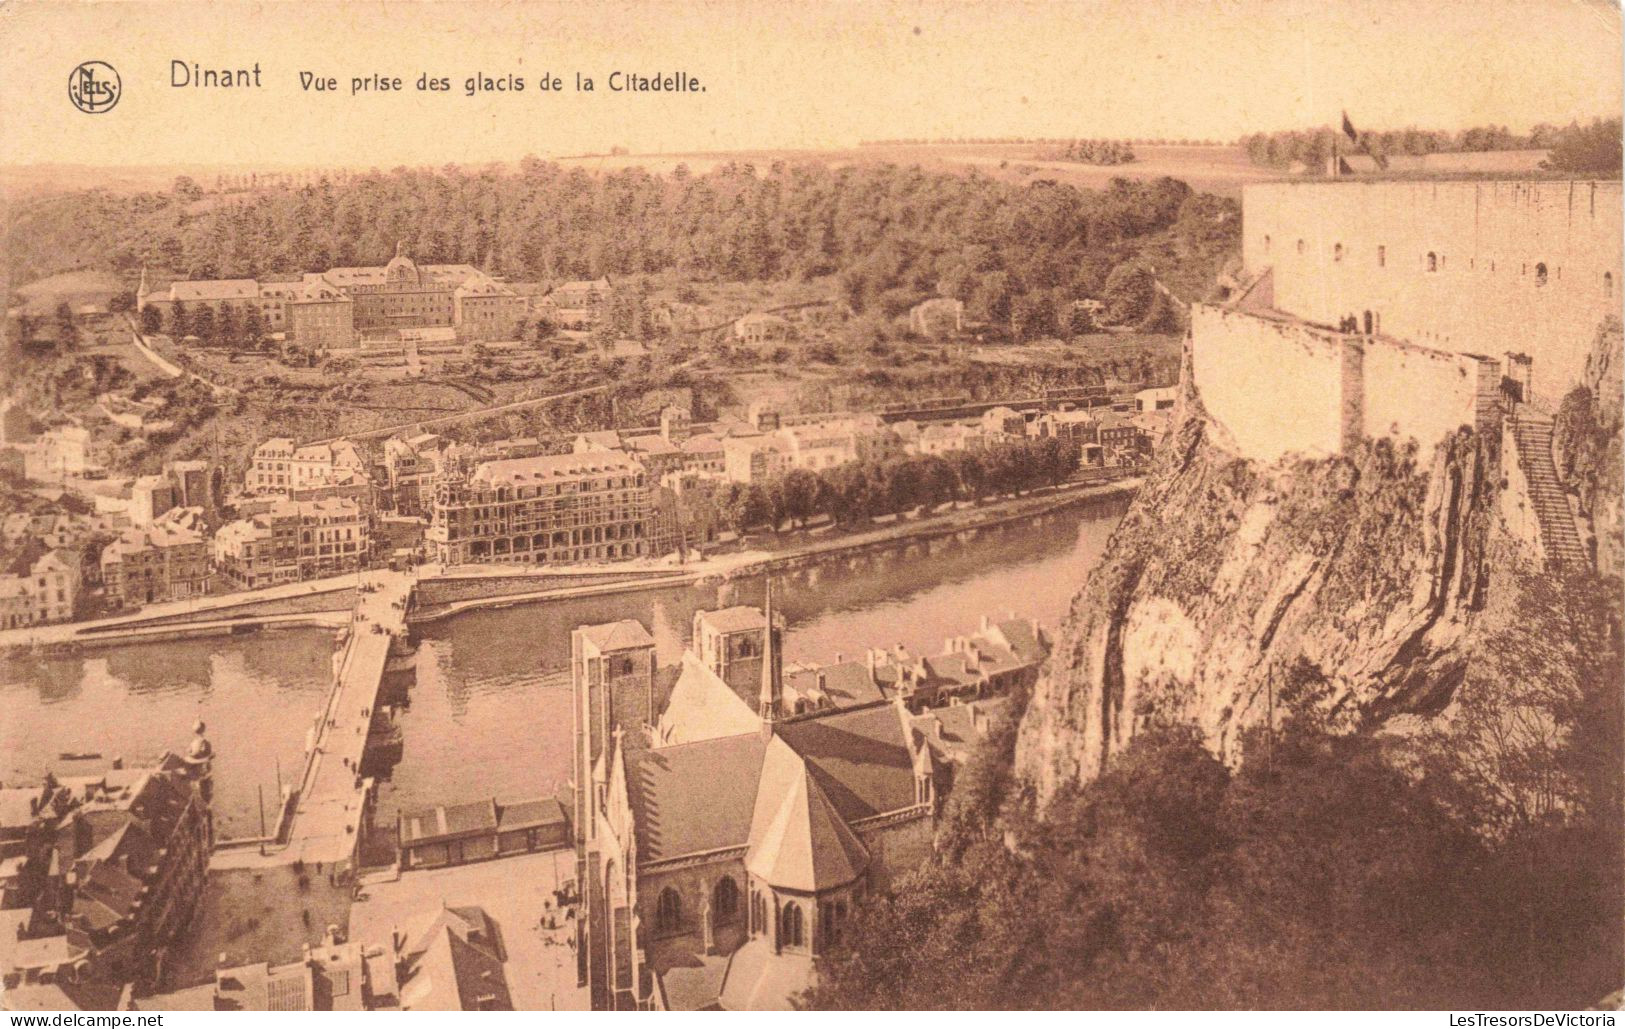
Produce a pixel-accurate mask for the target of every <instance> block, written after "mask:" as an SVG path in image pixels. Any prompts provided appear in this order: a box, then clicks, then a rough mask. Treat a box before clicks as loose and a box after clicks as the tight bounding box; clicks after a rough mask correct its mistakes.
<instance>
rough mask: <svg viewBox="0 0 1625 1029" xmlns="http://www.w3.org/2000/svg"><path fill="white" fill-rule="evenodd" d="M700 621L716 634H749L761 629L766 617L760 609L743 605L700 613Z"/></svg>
mask: <svg viewBox="0 0 1625 1029" xmlns="http://www.w3.org/2000/svg"><path fill="white" fill-rule="evenodd" d="M700 620H701V621H703V622H704V623H705V624H707V625H709V626H711V628H713V629H715V630H716V631H717V632H723V633H728V632H749V631H750V630H752V629H761V628H762V627H763V626H765V625H766V624H767V616H766V615H764V614H762V609H761V608H759V607H746V606H743V605H739V606H735V607H723V608H718V609H717V610H715V611H702V612H700Z"/></svg>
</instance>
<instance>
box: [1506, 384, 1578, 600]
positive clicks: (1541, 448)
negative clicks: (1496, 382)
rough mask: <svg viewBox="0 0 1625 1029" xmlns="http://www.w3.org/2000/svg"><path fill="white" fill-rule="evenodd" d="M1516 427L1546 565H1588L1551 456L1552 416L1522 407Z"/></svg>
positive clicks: (1571, 511)
mask: <svg viewBox="0 0 1625 1029" xmlns="http://www.w3.org/2000/svg"><path fill="white" fill-rule="evenodd" d="M1513 431H1514V434H1515V437H1516V439H1517V441H1518V462H1519V463H1520V464H1521V465H1522V466H1523V473H1524V477H1525V478H1526V479H1528V481H1529V500H1530V503H1532V504H1533V505H1534V508H1535V518H1536V519H1537V520H1538V521H1539V522H1540V541H1541V546H1542V548H1543V549H1544V550H1545V552H1546V566H1547V567H1548V568H1550V569H1552V570H1554V571H1556V570H1560V569H1564V568H1581V567H1585V566H1587V565H1589V564H1590V563H1591V562H1590V559H1589V558H1588V557H1587V556H1586V551H1585V546H1584V545H1583V544H1582V543H1581V542H1580V533H1579V530H1578V529H1576V528H1575V526H1574V511H1573V509H1571V508H1570V507H1569V498H1568V495H1567V494H1566V493H1564V492H1563V487H1562V486H1561V485H1560V484H1559V483H1558V480H1557V465H1556V463H1554V462H1553V460H1552V420H1551V419H1550V418H1548V417H1545V416H1543V415H1536V414H1531V413H1528V412H1527V411H1519V413H1518V417H1517V420H1516V421H1515V422H1514V424H1513Z"/></svg>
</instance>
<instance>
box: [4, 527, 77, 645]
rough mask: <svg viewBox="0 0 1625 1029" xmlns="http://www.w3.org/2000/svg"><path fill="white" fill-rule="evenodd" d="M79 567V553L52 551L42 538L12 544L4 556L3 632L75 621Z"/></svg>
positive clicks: (63, 550)
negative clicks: (72, 619)
mask: <svg viewBox="0 0 1625 1029" xmlns="http://www.w3.org/2000/svg"><path fill="white" fill-rule="evenodd" d="M79 565H80V559H79V555H78V552H77V551H74V550H70V549H67V548H52V547H48V546H47V545H46V544H45V543H43V542H41V541H40V540H39V539H38V538H32V539H26V540H19V541H18V542H16V543H15V544H9V545H8V546H7V548H6V551H5V552H4V553H0V628H6V629H16V628H21V627H22V626H26V625H45V624H47V623H49V622H66V621H68V620H70V619H71V618H73V610H74V604H75V603H76V602H77V601H78V598H79V581H80V570H79Z"/></svg>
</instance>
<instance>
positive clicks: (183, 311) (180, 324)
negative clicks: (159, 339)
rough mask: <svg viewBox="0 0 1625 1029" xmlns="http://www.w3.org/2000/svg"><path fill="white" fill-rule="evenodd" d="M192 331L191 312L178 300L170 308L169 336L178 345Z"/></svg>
mask: <svg viewBox="0 0 1625 1029" xmlns="http://www.w3.org/2000/svg"><path fill="white" fill-rule="evenodd" d="M191 331H192V318H191V312H190V311H189V310H187V307H186V305H185V304H184V303H182V302H181V301H179V300H177V301H175V302H174V303H173V304H171V305H170V307H169V334H170V336H172V337H174V339H175V341H176V342H177V343H178V342H180V341H181V339H182V338H183V337H185V336H187V335H189V334H190V333H191Z"/></svg>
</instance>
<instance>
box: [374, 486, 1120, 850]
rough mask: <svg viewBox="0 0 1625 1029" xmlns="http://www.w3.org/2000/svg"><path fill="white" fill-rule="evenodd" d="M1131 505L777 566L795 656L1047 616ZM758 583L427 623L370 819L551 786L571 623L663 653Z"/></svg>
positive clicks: (564, 771)
mask: <svg viewBox="0 0 1625 1029" xmlns="http://www.w3.org/2000/svg"><path fill="white" fill-rule="evenodd" d="M1126 507H1127V503H1126V501H1121V500H1119V501H1102V502H1100V503H1097V504H1093V505H1083V506H1079V507H1074V508H1069V509H1067V510H1065V511H1061V512H1057V513H1055V514H1051V515H1046V516H1043V517H1042V518H1037V519H1029V520H1025V521H1022V522H1015V523H1011V524H1009V525H1004V526H998V527H994V528H990V529H983V530H980V531H977V532H975V533H963V534H960V535H959V536H957V537H952V538H944V539H941V540H935V541H931V542H928V543H914V544H909V545H906V546H902V547H898V548H893V549H890V550H887V551H883V552H879V553H875V554H869V555H863V556H860V557H844V556H843V557H835V558H831V559H830V560H828V561H825V562H823V563H821V564H819V565H818V566H816V567H814V568H809V569H805V570H801V571H797V572H794V573H788V574H784V575H779V576H775V577H774V593H773V597H774V605H775V606H776V607H778V608H779V609H780V610H781V611H783V613H784V616H785V618H786V620H787V622H788V634H787V636H786V644H785V650H786V657H787V659H789V660H792V661H794V660H809V661H829V660H833V659H834V657H835V655H836V654H838V653H842V654H845V655H847V656H853V655H856V654H858V653H860V652H861V651H862V650H863V649H864V648H865V647H867V646H871V645H873V646H889V645H892V644H896V643H902V644H905V645H906V646H908V647H911V648H914V649H915V650H917V651H925V652H934V651H935V650H937V649H939V648H941V646H942V644H943V641H944V640H945V639H946V638H947V637H949V636H952V635H956V634H959V633H963V632H966V631H969V630H970V629H972V628H974V627H975V625H976V623H977V621H978V619H979V618H980V617H981V616H982V615H983V614H1005V613H1007V612H1009V611H1016V612H1017V613H1019V614H1021V615H1023V616H1026V617H1035V618H1038V619H1041V620H1042V621H1043V622H1045V623H1046V624H1047V625H1049V626H1052V627H1053V626H1055V625H1056V624H1058V623H1059V621H1060V620H1061V619H1062V618H1063V617H1064V616H1065V614H1066V611H1067V608H1068V606H1069V605H1070V603H1071V599H1072V596H1073V594H1074V593H1075V592H1076V591H1077V589H1078V587H1079V586H1080V585H1081V584H1082V582H1083V579H1084V576H1085V575H1086V574H1087V573H1088V571H1089V569H1090V568H1092V567H1093V566H1094V564H1095V563H1096V562H1097V561H1098V560H1099V558H1100V554H1101V551H1102V549H1103V548H1104V547H1105V544H1106V539H1107V537H1108V536H1109V535H1110V534H1111V530H1112V528H1113V527H1114V526H1115V525H1116V524H1117V521H1118V519H1119V518H1121V517H1122V514H1123V511H1124V510H1125V509H1126ZM762 592H763V579H762V577H760V576H756V577H752V578H746V579H741V580H737V581H735V582H731V583H728V584H725V585H724V586H722V587H720V588H718V587H692V586H684V587H676V588H672V589H666V590H652V591H647V592H640V593H629V594H624V595H620V596H615V597H595V598H583V599H579V600H569V601H557V602H547V603H541V604H529V605H521V606H516V607H511V608H504V609H497V610H487V611H471V612H467V613H465V614H461V615H457V616H455V617H453V618H450V619H448V620H446V621H443V622H437V623H433V624H431V625H428V626H425V627H424V628H423V630H422V633H421V645H420V647H419V651H418V681H417V685H416V687H415V688H414V689H413V690H412V694H411V706H410V707H409V708H408V709H407V710H405V711H403V712H401V714H400V715H399V723H400V725H401V728H402V730H403V732H404V735H405V740H406V746H405V754H404V757H403V759H402V761H401V763H400V764H399V765H398V766H397V767H396V768H395V770H394V772H393V773H392V776H391V781H390V782H386V783H383V784H382V785H381V787H380V791H379V797H378V812H377V824H378V825H379V826H380V827H384V826H392V825H393V823H394V820H395V815H396V813H397V812H398V811H399V810H400V809H401V808H402V807H415V806H417V805H420V804H440V803H456V802H460V801H467V800H475V799H480V798H484V797H489V796H497V797H500V798H505V799H510V798H512V799H516V798H519V797H522V796H526V795H535V794H543V793H553V792H554V791H555V790H557V789H558V788H559V787H560V786H561V785H563V784H564V783H565V781H566V780H567V779H568V777H569V775H570V731H571V719H570V678H569V664H570V632H571V630H572V629H574V628H575V627H576V626H578V625H585V624H591V623H594V622H608V621H614V620H616V619H618V618H635V619H638V620H639V621H641V622H643V623H644V624H645V625H647V626H648V627H649V629H650V632H651V633H653V635H654V638H655V643H656V648H657V651H658V654H659V658H660V661H661V663H663V664H667V663H671V662H674V661H676V660H677V658H678V656H679V655H680V654H681V652H682V649H683V648H684V647H685V646H687V644H688V636H689V630H690V626H691V625H692V622H693V616H694V612H695V611H698V610H702V609H707V608H713V607H717V606H720V605H725V604H760V603H761V599H762Z"/></svg>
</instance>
